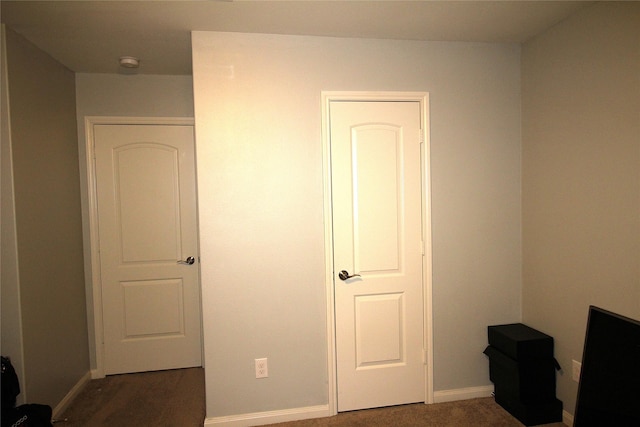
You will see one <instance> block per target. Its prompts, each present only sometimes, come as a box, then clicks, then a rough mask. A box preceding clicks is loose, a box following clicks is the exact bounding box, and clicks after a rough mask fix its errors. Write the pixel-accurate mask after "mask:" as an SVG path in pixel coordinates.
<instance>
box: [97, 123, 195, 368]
mask: <svg viewBox="0 0 640 427" xmlns="http://www.w3.org/2000/svg"><path fill="white" fill-rule="evenodd" d="M84 125H85V126H84V129H85V150H86V158H85V161H86V170H87V205H88V213H89V215H88V223H89V241H90V248H89V251H90V254H91V259H90V266H91V267H90V272H89V276H90V281H91V292H90V294H89V293H88V294H87V299H89V298H91V301H87V305H88V306H93V316H92V318H93V335H94V341H93V342H89V345H92V346H93V347H94V349H95V363H96V366H95V368H94V369H92V370H91V378H92V379H97V378H104V377H105V366H104V329H103V328H104V324H103V313H102V283H101V280H100V241H99V234H98V197H97V188H96V175H95V174H96V171H95V141H94V138H95V133H94V129H93V128H94V126H95V125H182V126H195V120H194V118H192V117H121V116H85V118H84ZM198 280H200V279H198ZM198 286H201V284H200V283H198ZM201 342H202V338H201ZM201 348H202V345H201ZM203 360H204V358H203Z"/></svg>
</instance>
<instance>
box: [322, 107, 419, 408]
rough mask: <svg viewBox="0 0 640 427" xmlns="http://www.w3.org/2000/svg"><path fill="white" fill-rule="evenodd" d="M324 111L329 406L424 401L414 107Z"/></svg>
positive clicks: (415, 119)
mask: <svg viewBox="0 0 640 427" xmlns="http://www.w3.org/2000/svg"><path fill="white" fill-rule="evenodd" d="M329 108H330V113H329V114H330V139H331V171H332V172H331V182H332V204H333V227H334V231H333V232H334V248H333V249H334V269H335V270H336V271H335V272H334V283H335V321H336V355H337V360H336V368H337V390H338V411H349V410H355V409H362V408H372V407H380V406H389V405H397V404H404V403H412V402H424V401H425V392H426V387H425V364H424V361H423V347H424V345H423V341H424V333H423V330H424V303H423V301H424V299H423V287H422V209H421V206H422V197H421V157H420V153H421V149H420V123H421V120H420V117H421V114H420V103H419V102H408V101H407V102H401V101H394V102H366V101H362V102H344V101H332V102H331V103H330V107H329ZM343 270H344V272H343V273H342V277H341V271H343ZM345 272H346V273H345ZM347 273H348V275H354V276H353V277H350V278H345V277H344V275H345V274H347Z"/></svg>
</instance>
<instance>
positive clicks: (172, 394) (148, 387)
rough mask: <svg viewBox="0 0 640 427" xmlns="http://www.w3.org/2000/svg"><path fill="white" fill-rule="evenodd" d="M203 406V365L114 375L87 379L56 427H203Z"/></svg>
mask: <svg viewBox="0 0 640 427" xmlns="http://www.w3.org/2000/svg"><path fill="white" fill-rule="evenodd" d="M204 405H205V402H204V371H203V369H202V368H191V369H177V370H172V371H159V372H143V373H140V374H128V375H113V376H108V377H106V378H103V379H99V380H91V381H90V382H89V384H88V385H87V386H86V387H85V388H84V389H83V390H82V392H81V393H80V394H79V395H78V397H76V399H75V400H74V401H73V402H72V403H71V405H70V406H69V407H68V408H67V410H66V411H65V412H64V413H63V414H62V415H60V416H58V417H57V418H58V419H61V420H63V419H66V421H64V422H60V423H55V424H54V427H103V426H104V427H106V426H109V427H129V426H131V427H134V426H135V427H146V426H153V427H195V426H200V427H201V426H202V425H203V423H204V412H205V406H204Z"/></svg>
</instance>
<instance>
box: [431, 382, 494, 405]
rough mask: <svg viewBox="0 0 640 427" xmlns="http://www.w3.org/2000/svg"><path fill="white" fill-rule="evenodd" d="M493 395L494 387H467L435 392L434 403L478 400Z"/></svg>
mask: <svg viewBox="0 0 640 427" xmlns="http://www.w3.org/2000/svg"><path fill="white" fill-rule="evenodd" d="M492 393H493V386H492V385H487V386H481V387H467V388H458V389H453V390H442V391H434V392H433V403H443V402H453V401H456V400H467V399H476V398H478V397H489V396H491V394H492Z"/></svg>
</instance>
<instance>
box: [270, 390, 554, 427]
mask: <svg viewBox="0 0 640 427" xmlns="http://www.w3.org/2000/svg"><path fill="white" fill-rule="evenodd" d="M522 425H523V424H522V423H520V422H519V421H518V420H517V419H515V418H514V417H512V416H511V414H509V413H508V412H507V411H505V410H504V409H503V408H502V407H501V406H500V405H498V404H497V403H496V402H495V401H494V400H493V398H492V397H487V398H481V399H470V400H461V401H457V402H447V403H437V404H433V405H425V404H423V403H418V404H413V405H403V406H393V407H389V408H379V409H368V410H365V411H354V412H343V413H340V414H338V415H336V416H335V417H328V418H317V419H312V420H303V421H294V422H288V423H279V424H271V427H275V426H277V427H324V426H328V427H347V426H348V427H387V426H402V427H472V426H473V427H477V426H487V427H489V426H490V427H521V426H522ZM547 426H564V424H562V423H553V424H547Z"/></svg>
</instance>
